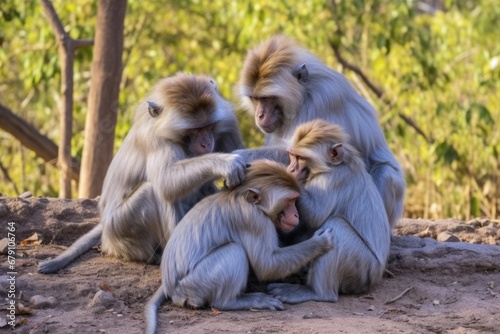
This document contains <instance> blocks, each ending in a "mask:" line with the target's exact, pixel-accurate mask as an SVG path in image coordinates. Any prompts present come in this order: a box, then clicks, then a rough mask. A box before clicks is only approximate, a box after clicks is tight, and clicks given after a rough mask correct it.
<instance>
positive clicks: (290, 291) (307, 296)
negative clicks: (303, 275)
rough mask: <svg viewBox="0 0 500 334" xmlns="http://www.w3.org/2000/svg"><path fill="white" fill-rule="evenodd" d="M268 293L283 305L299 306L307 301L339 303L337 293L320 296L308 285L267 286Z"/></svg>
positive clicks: (275, 284)
mask: <svg viewBox="0 0 500 334" xmlns="http://www.w3.org/2000/svg"><path fill="white" fill-rule="evenodd" d="M267 292H268V293H269V294H270V295H272V296H274V297H275V298H276V299H279V300H280V301H282V302H283V303H288V304H297V303H303V302H307V301H318V302H331V303H336V302H337V301H338V299H339V298H338V294H337V293H326V294H323V295H320V294H318V293H316V292H315V291H314V290H313V289H312V288H311V287H309V286H307V285H298V284H287V283H273V284H269V285H268V286H267Z"/></svg>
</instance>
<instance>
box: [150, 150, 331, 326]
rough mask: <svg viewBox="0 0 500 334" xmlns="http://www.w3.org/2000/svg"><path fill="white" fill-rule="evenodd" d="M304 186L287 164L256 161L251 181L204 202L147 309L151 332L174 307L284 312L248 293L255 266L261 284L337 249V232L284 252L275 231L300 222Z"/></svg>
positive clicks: (175, 239)
mask: <svg viewBox="0 0 500 334" xmlns="http://www.w3.org/2000/svg"><path fill="white" fill-rule="evenodd" d="M298 197H299V187H298V184H297V182H296V181H295V179H294V178H293V176H291V175H290V174H289V173H287V171H286V169H285V167H284V166H282V165H281V164H279V163H277V162H273V161H268V160H259V161H254V162H253V163H252V165H251V166H250V167H249V168H248V169H247V173H246V178H245V180H244V181H243V182H242V183H241V184H240V185H239V186H237V187H236V188H234V189H225V190H222V191H220V192H218V193H217V194H214V195H212V196H210V197H207V198H205V199H204V200H202V201H201V202H199V203H198V204H197V205H195V206H194V207H193V209H191V211H189V212H188V213H187V214H186V215H185V216H184V218H183V219H182V221H181V222H180V223H179V226H177V228H176V229H175V230H174V232H173V234H172V236H171V238H170V240H169V242H168V244H167V246H166V248H165V252H164V253H163V257H162V262H161V273H162V285H161V287H160V288H159V289H158V291H157V292H156V293H155V294H154V296H153V297H152V299H151V300H150V301H149V302H148V304H147V305H146V308H145V312H144V315H145V319H146V333H154V331H155V328H156V312H157V309H158V307H159V306H160V305H161V304H162V303H163V302H164V301H165V299H166V298H170V299H171V300H172V302H173V304H175V305H178V306H184V307H192V308H200V307H205V306H211V307H215V308H218V309H220V310H242V309H250V308H254V309H270V310H282V309H283V305H282V304H281V302H280V301H279V300H277V299H275V298H273V297H271V296H269V295H266V294H264V293H245V288H246V286H247V280H248V275H249V269H250V267H251V268H252V269H253V271H254V273H255V275H256V277H257V278H258V279H259V280H263V281H265V280H273V279H279V278H284V277H286V276H288V275H290V274H292V273H294V272H295V271H297V270H298V269H299V268H301V267H302V266H304V265H305V264H307V263H308V262H309V261H311V260H313V259H314V258H316V257H318V256H320V255H321V254H324V253H325V252H327V251H328V250H330V249H332V247H333V245H332V240H333V238H334V236H333V235H332V230H331V229H329V228H327V229H324V230H323V229H322V230H318V231H317V232H316V233H315V234H314V235H313V236H312V238H310V239H308V240H306V241H304V242H302V243H298V244H296V245H293V246H289V247H285V248H280V247H279V246H278V237H277V234H276V228H278V229H284V230H287V231H289V230H291V229H293V228H294V227H295V226H296V225H297V224H298V221H299V216H298V212H297V208H296V206H295V201H296V199H297V198H298Z"/></svg>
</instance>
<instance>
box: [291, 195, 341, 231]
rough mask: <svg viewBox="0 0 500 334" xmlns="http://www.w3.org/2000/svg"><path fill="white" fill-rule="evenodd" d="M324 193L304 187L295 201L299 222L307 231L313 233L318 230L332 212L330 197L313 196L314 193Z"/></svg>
mask: <svg viewBox="0 0 500 334" xmlns="http://www.w3.org/2000/svg"><path fill="white" fill-rule="evenodd" d="M333 191H337V190H333ZM324 192H325V190H320V189H315V187H306V188H305V189H303V190H302V192H301V195H300V197H299V199H298V200H297V206H298V209H299V212H300V220H301V222H303V223H304V224H305V225H306V226H307V228H308V229H309V230H313V231H314V230H317V229H318V228H320V227H321V225H323V223H324V222H325V221H326V220H327V219H328V217H329V215H330V214H331V212H332V211H333V210H334V207H333V201H332V198H331V196H314V193H316V194H323V193H324Z"/></svg>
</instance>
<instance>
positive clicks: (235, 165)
mask: <svg viewBox="0 0 500 334" xmlns="http://www.w3.org/2000/svg"><path fill="white" fill-rule="evenodd" d="M220 168H221V170H220V175H221V176H222V177H223V178H225V180H224V185H225V186H226V187H227V188H229V189H232V188H234V187H236V186H237V185H239V184H240V183H241V182H243V179H244V178H245V168H246V164H245V160H244V159H243V158H241V157H240V156H239V155H238V154H224V159H223V161H221V165H220Z"/></svg>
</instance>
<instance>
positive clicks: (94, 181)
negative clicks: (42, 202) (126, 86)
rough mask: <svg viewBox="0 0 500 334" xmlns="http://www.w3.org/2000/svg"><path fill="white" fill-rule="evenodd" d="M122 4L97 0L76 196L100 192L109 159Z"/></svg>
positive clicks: (124, 4)
mask: <svg viewBox="0 0 500 334" xmlns="http://www.w3.org/2000/svg"><path fill="white" fill-rule="evenodd" d="M126 7H127V1H126V0H100V1H99V6H98V9H97V26H96V34H95V38H94V55H93V59H92V72H91V84H90V93H89V98H88V114H87V119H86V122H85V142H84V146H83V155H82V165H81V169H80V185H79V190H78V196H79V197H87V198H93V197H96V196H97V195H99V194H100V193H101V189H102V185H103V181H104V176H105V175H106V171H107V170H108V166H109V164H110V162H111V159H112V158H113V142H114V136H115V125H116V118H117V112H118V95H119V90H120V80H121V74H122V52H123V28H124V21H125V11H126Z"/></svg>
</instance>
